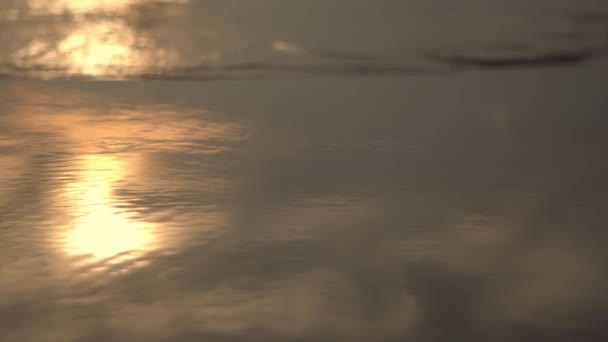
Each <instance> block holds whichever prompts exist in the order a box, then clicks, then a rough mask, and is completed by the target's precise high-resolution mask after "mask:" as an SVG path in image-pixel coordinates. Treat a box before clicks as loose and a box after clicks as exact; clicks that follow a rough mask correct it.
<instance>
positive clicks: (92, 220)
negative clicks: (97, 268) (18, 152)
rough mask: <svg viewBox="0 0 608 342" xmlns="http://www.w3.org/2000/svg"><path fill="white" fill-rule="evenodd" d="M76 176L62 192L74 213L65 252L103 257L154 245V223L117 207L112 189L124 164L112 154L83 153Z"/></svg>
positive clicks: (120, 174)
mask: <svg viewBox="0 0 608 342" xmlns="http://www.w3.org/2000/svg"><path fill="white" fill-rule="evenodd" d="M80 166H81V167H82V171H81V173H80V175H79V178H78V179H77V180H76V181H75V182H73V183H72V184H70V185H69V187H68V191H67V192H66V194H67V197H68V201H69V205H70V206H73V208H72V209H73V215H74V216H75V217H74V219H73V222H72V225H71V229H68V230H67V232H66V236H65V246H64V248H65V251H66V252H67V253H69V254H72V255H88V256H92V257H94V258H95V259H106V258H113V257H117V256H122V254H129V253H136V252H140V251H145V250H149V249H152V248H153V247H154V242H155V241H154V240H155V239H154V237H155V236H154V228H155V227H154V225H153V224H151V223H148V222H143V221H140V220H138V219H137V218H135V217H134V216H133V215H132V214H129V213H127V212H124V211H121V210H118V209H117V208H116V204H117V202H118V201H117V200H116V199H114V198H113V195H112V192H113V188H114V187H115V185H116V183H117V182H120V181H121V180H123V178H124V177H125V176H126V170H127V167H128V165H127V163H126V162H125V161H124V160H121V159H119V158H118V157H116V156H114V155H89V156H84V157H83V158H82V161H81V162H80Z"/></svg>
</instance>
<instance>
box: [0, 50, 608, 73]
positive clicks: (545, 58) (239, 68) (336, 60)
mask: <svg viewBox="0 0 608 342" xmlns="http://www.w3.org/2000/svg"><path fill="white" fill-rule="evenodd" d="M330 54H331V55H333V57H331V58H329V57H328V56H325V57H327V58H324V59H322V60H318V61H305V60H304V61H302V60H299V61H290V60H289V59H285V60H274V61H259V62H256V61H252V62H243V63H234V64H223V65H196V66H191V67H183V68H173V69H148V70H140V71H138V72H133V71H132V72H129V71H128V70H127V71H126V72H124V69H123V70H122V71H120V72H119V71H116V72H113V71H112V70H111V68H110V69H108V70H109V71H108V72H107V73H105V74H101V75H95V76H89V75H84V74H71V73H67V72H66V70H62V69H60V68H53V67H50V66H44V65H33V66H30V67H23V66H16V65H7V64H5V65H0V77H1V78H43V79H119V80H120V79H122V80H150V79H158V80H229V79H252V78H254V79H257V78H280V77H302V76H311V77H312V76H353V77H356V76H398V75H433V74H445V73H452V72H459V71H465V70H471V69H509V68H531V67H558V66H568V65H577V64H583V63H587V62H591V61H593V60H598V59H604V58H606V57H607V56H608V46H604V47H593V48H580V49H572V48H570V49H556V50H545V51H542V50H536V51H535V50H530V51H510V52H505V51H500V52H496V51H492V50H484V51H482V52H469V53H459V52H449V51H442V52H431V53H425V54H423V56H421V57H420V58H416V59H414V58H411V59H410V60H408V61H398V60H397V61H395V60H394V59H391V58H388V57H383V58H381V57H378V58H369V59H364V58H353V56H349V55H348V54H346V53H344V54H341V53H339V52H331V53H330ZM345 56H348V57H345Z"/></svg>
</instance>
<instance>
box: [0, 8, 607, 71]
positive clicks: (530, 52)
mask: <svg viewBox="0 0 608 342" xmlns="http://www.w3.org/2000/svg"><path fill="white" fill-rule="evenodd" d="M104 20H105V19H104ZM566 21H567V22H568V25H565V26H566V27H567V29H565V30H563V31H559V30H557V31H549V32H546V33H544V34H542V35H541V37H535V38H533V40H529V39H527V38H526V37H517V38H516V39H519V41H517V40H516V41H514V42H510V43H501V44H493V45H489V46H481V47H480V46H472V47H471V46H469V47H465V46H463V47H461V48H458V49H454V48H452V49H446V48H443V49H436V50H432V51H414V52H410V54H409V55H405V56H392V55H381V54H374V53H373V52H371V53H356V52H350V51H340V50H315V49H308V48H306V47H302V46H299V45H297V44H296V43H294V42H289V41H283V40H276V41H272V42H270V44H269V47H268V49H267V52H269V53H268V54H265V55H264V56H265V57H253V56H251V57H247V54H244V57H240V59H241V61H239V62H222V61H221V60H220V61H214V62H213V63H209V64H198V65H191V66H180V67H172V68H168V67H165V68H160V67H147V68H145V69H143V68H130V67H129V66H126V65H121V66H112V65H107V66H105V65H104V66H103V70H104V71H103V72H101V73H96V74H95V75H93V76H92V75H90V74H87V73H78V72H74V70H69V69H68V68H65V67H60V66H57V65H50V64H44V63H41V62H40V59H39V60H38V62H35V61H36V59H33V60H32V62H31V63H7V62H5V63H4V64H2V63H0V78H9V79H11V78H37V79H117V80H151V79H158V80H229V79H237V80H238V79H258V78H283V77H315V76H344V77H358V76H400V75H434V74H445V73H453V72H461V71H466V70H475V69H478V70H486V69H492V70H493V69H512V68H532V67H559V66H569V65H578V64H583V63H588V62H592V61H594V60H602V59H605V58H606V57H607V56H608V12H589V13H578V14H576V15H572V16H571V17H570V18H569V19H567V20H566Z"/></svg>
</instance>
